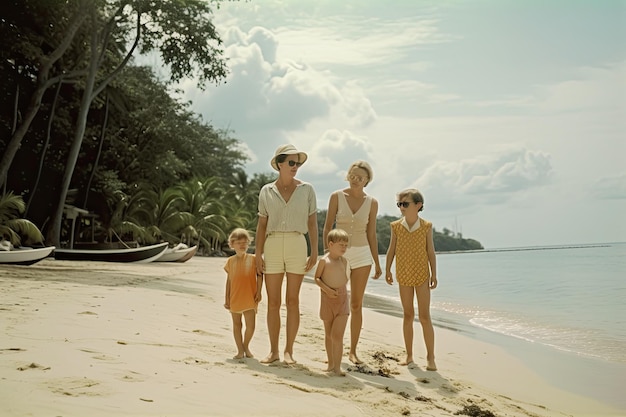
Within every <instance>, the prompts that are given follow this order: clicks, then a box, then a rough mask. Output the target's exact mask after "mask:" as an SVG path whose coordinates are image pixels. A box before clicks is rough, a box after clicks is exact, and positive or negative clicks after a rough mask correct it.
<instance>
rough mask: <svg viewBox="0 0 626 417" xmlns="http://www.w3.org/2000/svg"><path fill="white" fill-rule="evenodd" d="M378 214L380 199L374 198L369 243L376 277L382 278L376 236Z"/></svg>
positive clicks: (369, 226) (369, 225)
mask: <svg viewBox="0 0 626 417" xmlns="http://www.w3.org/2000/svg"><path fill="white" fill-rule="evenodd" d="M377 215H378V201H376V199H375V198H372V204H371V206H370V213H369V218H368V220H367V229H366V233H367V243H368V244H369V246H370V252H371V253H372V258H373V259H374V279H378V278H380V276H381V275H382V274H383V271H382V270H381V268H380V259H379V257H378V237H377V236H376V216H377Z"/></svg>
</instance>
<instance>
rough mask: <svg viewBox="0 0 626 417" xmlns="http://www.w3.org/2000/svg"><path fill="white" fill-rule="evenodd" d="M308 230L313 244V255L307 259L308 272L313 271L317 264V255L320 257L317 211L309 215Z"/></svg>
mask: <svg viewBox="0 0 626 417" xmlns="http://www.w3.org/2000/svg"><path fill="white" fill-rule="evenodd" d="M307 228H308V231H309V242H310V244H311V255H310V256H309V257H308V258H307V261H306V270H307V271H309V270H311V269H312V268H313V267H314V266H315V264H316V263H317V255H318V252H319V251H318V249H317V244H318V240H319V239H318V236H317V210H316V211H314V212H313V213H311V214H310V215H309V218H308V220H307Z"/></svg>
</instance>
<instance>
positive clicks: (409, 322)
mask: <svg viewBox="0 0 626 417" xmlns="http://www.w3.org/2000/svg"><path fill="white" fill-rule="evenodd" d="M399 287H400V302H401V303H402V310H403V312H404V316H403V318H402V333H403V334H404V347H405V349H406V360H404V361H402V362H400V365H405V366H406V365H409V364H411V363H412V362H413V321H414V320H415V309H414V307H413V299H414V297H413V294H414V292H415V289H414V287H409V286H406V285H400V286H399Z"/></svg>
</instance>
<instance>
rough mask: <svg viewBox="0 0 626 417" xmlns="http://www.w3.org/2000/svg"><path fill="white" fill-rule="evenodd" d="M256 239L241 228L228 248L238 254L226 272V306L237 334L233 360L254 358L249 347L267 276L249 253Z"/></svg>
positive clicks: (227, 265)
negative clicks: (243, 332) (244, 326)
mask: <svg viewBox="0 0 626 417" xmlns="http://www.w3.org/2000/svg"><path fill="white" fill-rule="evenodd" d="M250 242H252V239H251V238H250V234H249V233H248V231H247V230H245V229H240V228H237V229H235V230H233V231H232V232H231V234H230V236H229V237H228V246H229V247H230V248H231V249H233V250H234V251H235V255H233V256H231V257H229V258H228V260H227V261H226V265H224V271H226V274H227V278H226V297H225V301H224V307H225V308H226V309H227V310H230V314H231V315H232V318H233V335H234V336H235V344H236V345H237V354H236V355H235V356H234V357H233V359H242V358H244V357H247V358H253V357H254V356H253V355H252V353H251V352H250V349H249V345H250V340H252V336H253V335H254V328H255V325H256V323H255V322H256V310H257V306H258V304H259V302H260V301H261V288H262V286H263V275H260V274H257V272H256V260H255V255H253V254H249V253H248V247H249V246H250ZM242 315H243V317H244V319H245V321H246V331H245V334H244V335H242V330H243V327H242V323H241V316H242Z"/></svg>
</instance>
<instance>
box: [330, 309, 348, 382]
mask: <svg viewBox="0 0 626 417" xmlns="http://www.w3.org/2000/svg"><path fill="white" fill-rule="evenodd" d="M347 324H348V315H347V314H346V315H342V316H337V317H335V320H333V325H332V330H331V338H332V357H333V367H332V368H331V367H330V366H329V367H328V369H329V370H332V371H333V372H334V373H335V375H338V376H345V375H346V374H345V372H343V371H342V370H341V357H342V356H343V336H344V334H345V332H346V325H347ZM329 365H330V364H329Z"/></svg>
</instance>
